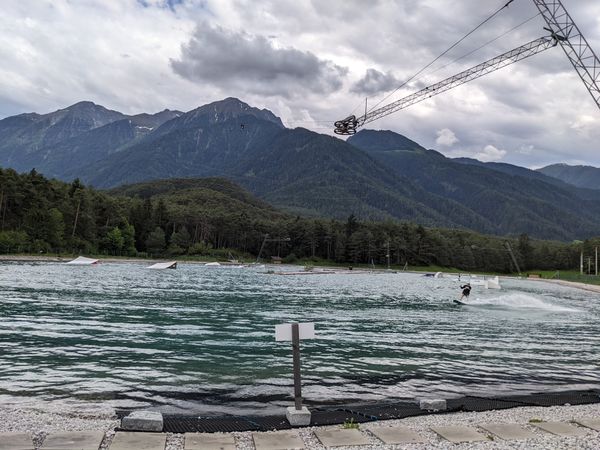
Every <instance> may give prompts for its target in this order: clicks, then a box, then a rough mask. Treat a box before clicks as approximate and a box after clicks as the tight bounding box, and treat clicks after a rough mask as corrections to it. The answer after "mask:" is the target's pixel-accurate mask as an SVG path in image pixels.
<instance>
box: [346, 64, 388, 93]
mask: <svg viewBox="0 0 600 450" xmlns="http://www.w3.org/2000/svg"><path fill="white" fill-rule="evenodd" d="M399 85H400V81H398V80H397V79H396V77H394V75H392V74H391V73H383V72H380V71H378V70H375V69H367V73H365V76H364V77H362V78H361V79H360V80H358V81H357V82H356V83H354V84H353V85H352V87H351V88H350V92H355V93H357V94H366V95H375V94H379V93H381V92H387V91H391V90H393V89H396V88H397V87H398V86H399Z"/></svg>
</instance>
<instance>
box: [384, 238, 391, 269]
mask: <svg viewBox="0 0 600 450" xmlns="http://www.w3.org/2000/svg"><path fill="white" fill-rule="evenodd" d="M385 257H386V258H387V266H388V270H390V241H389V240H388V241H387V253H386V254H385Z"/></svg>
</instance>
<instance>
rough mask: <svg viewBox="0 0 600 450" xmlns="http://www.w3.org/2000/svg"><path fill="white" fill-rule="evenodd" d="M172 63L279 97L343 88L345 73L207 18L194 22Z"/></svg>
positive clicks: (186, 72) (199, 78) (220, 82)
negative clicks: (192, 28)
mask: <svg viewBox="0 0 600 450" xmlns="http://www.w3.org/2000/svg"><path fill="white" fill-rule="evenodd" d="M171 67H172V68H173V70H174V71H175V72H176V73H177V74H179V75H181V76H182V77H184V78H187V79H188V80H191V81H195V82H199V83H209V84H212V85H215V86H218V87H220V88H228V87H236V88H240V87H244V88H245V89H246V91H247V92H252V93H257V94H262V95H280V96H283V97H294V96H298V95H304V94H307V93H308V94H310V93H314V94H330V93H332V92H335V91H337V90H339V89H340V88H341V87H342V84H343V83H342V80H343V78H344V77H345V76H346V74H347V73H348V69H346V68H344V67H341V66H339V65H336V64H334V63H333V62H331V61H327V60H324V59H320V58H318V57H317V56H316V55H315V54H313V53H311V52H309V51H301V50H297V49H295V48H292V47H286V48H278V47H276V46H275V45H274V44H273V42H272V41H270V40H269V39H268V38H266V37H264V36H261V35H252V34H249V33H245V32H237V31H232V30H227V29H225V28H223V27H220V26H211V25H208V24H206V23H204V24H201V25H198V27H197V28H196V31H195V33H194V35H193V36H192V38H191V39H190V41H189V42H188V43H187V44H185V45H183V47H182V55H181V58H180V59H173V60H171Z"/></svg>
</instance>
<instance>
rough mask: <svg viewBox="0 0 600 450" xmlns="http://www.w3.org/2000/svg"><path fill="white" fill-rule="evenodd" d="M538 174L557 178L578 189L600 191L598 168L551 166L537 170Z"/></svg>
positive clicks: (599, 172)
mask: <svg viewBox="0 0 600 450" xmlns="http://www.w3.org/2000/svg"><path fill="white" fill-rule="evenodd" d="M537 171H538V172H541V173H543V174H544V175H548V176H550V177H554V178H557V179H559V180H562V181H564V182H565V183H569V184H572V185H573V186H577V187H580V188H587V189H600V168H598V167H591V166H569V165H567V164H552V165H550V166H546V167H542V168H541V169H537Z"/></svg>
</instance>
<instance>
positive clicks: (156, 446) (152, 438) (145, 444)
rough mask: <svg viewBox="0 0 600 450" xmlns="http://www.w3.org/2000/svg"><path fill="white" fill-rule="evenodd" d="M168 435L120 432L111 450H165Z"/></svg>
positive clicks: (111, 445)
mask: <svg viewBox="0 0 600 450" xmlns="http://www.w3.org/2000/svg"><path fill="white" fill-rule="evenodd" d="M166 442H167V435H166V434H162V433H136V432H118V433H117V434H116V435H115V438H114V439H113V441H112V444H110V447H109V448H110V450H165V444H166Z"/></svg>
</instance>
